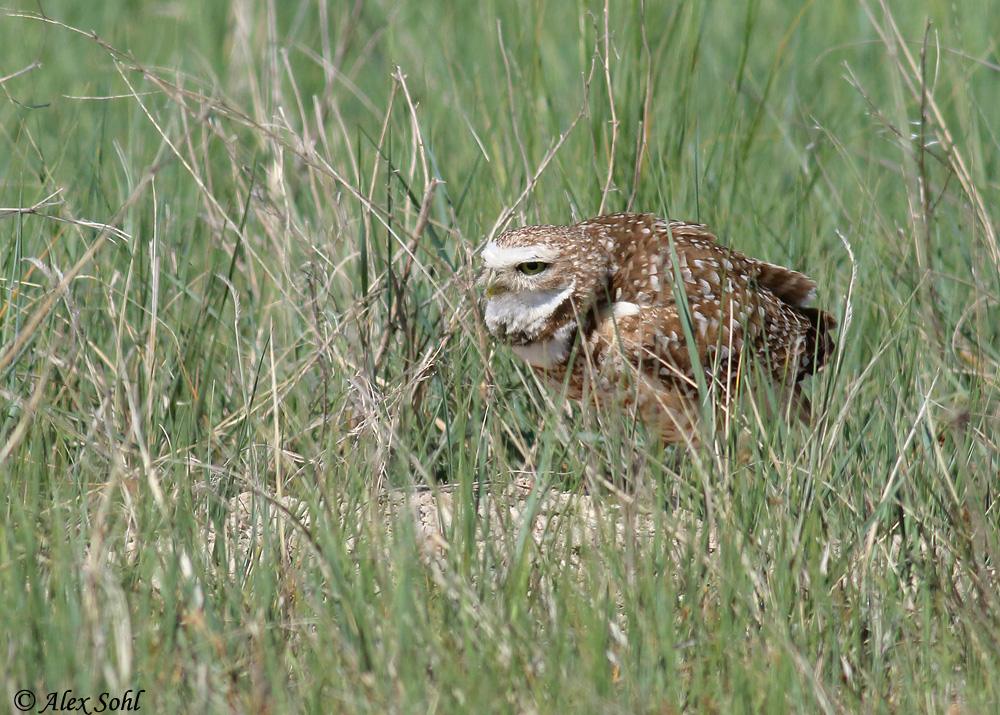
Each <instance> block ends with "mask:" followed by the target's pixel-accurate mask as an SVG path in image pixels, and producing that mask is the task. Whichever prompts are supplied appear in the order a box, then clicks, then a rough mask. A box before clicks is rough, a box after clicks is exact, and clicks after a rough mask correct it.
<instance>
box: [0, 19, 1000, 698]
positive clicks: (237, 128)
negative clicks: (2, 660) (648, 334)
mask: <svg viewBox="0 0 1000 715" xmlns="http://www.w3.org/2000/svg"><path fill="white" fill-rule="evenodd" d="M997 37H1000V16H998V15H997V13H996V12H994V9H993V8H991V7H990V4H989V3H981V2H973V1H972V0H967V1H966V0H958V1H957V2H951V1H949V2H943V1H941V2H937V1H934V0H929V1H927V2H914V3H908V2H906V3H904V2H889V3H885V4H879V3H877V2H874V0H862V1H860V2H849V3H814V2H803V3H786V2H781V1H780V0H749V1H747V2H741V3H731V4H727V3H718V2H710V1H709V0H703V1H701V2H698V1H695V2H687V3H666V2H646V3H645V4H643V3H635V2H631V3H616V4H611V3H607V4H604V5H602V4H600V3H595V2H575V3H570V2H566V3H551V2H549V3H546V2H541V1H539V0H532V1H529V0H519V1H516V2H490V1H489V0H486V1H484V2H481V3H443V2H441V3H439V2H433V1H431V0H428V1H427V2H420V3H417V2H403V3H398V2H380V1H378V0H375V1H371V2H360V1H358V2H353V1H351V2H342V3H330V2H327V0H301V1H298V0H296V1H295V2H287V3H277V2H253V1H252V0H230V2H217V3H196V2H190V1H187V0H177V1H173V2H169V1H164V2H131V1H127V0H107V1H106V2H101V3H76V2H46V3H43V4H40V5H39V4H34V3H24V4H23V6H21V7H15V8H9V9H7V10H5V11H4V12H3V18H2V21H0V78H2V85H0V86H2V91H3V100H4V101H3V102H2V103H0V131H2V136H0V142H2V150H0V234H2V240H0V291H2V292H0V450H2V451H0V474H2V479H0V490H2V491H3V500H2V503H3V504H4V510H3V512H2V519H0V525H2V526H0V528H2V534H0V622H2V623H3V624H4V625H3V628H2V629H0V652H3V653H4V654H5V655H6V658H7V661H6V662H7V666H6V667H5V669H4V673H3V676H2V680H3V687H4V690H5V695H4V697H5V699H6V702H8V703H10V702H13V696H14V693H16V692H17V691H18V690H19V689H21V688H29V689H33V690H34V691H36V692H38V693H44V692H49V691H56V690H63V689H67V688H72V689H73V690H74V691H75V692H77V693H78V694H80V695H96V694H97V693H100V692H103V691H115V690H119V691H124V690H125V689H127V688H129V687H131V688H145V689H146V690H147V693H146V694H145V695H144V696H143V697H144V698H148V699H147V700H145V701H144V705H146V706H147V707H153V708H154V709H156V710H157V711H163V712H171V711H194V712H267V711H271V712H286V711H292V712H299V711H309V712H329V711H331V710H334V711H341V710H343V711H348V712H352V711H367V710H376V711H381V710H386V709H388V710H392V711H445V712H450V711H466V710H467V711H474V712H478V711H503V712H506V711H515V712H535V711H538V712H553V711H555V712H562V711H567V710H579V711H614V712H643V711H658V712H681V711H706V712H744V711H753V712H759V711H767V712H789V711H794V712H814V711H823V712H838V711H846V712H856V711H865V712H895V711H901V712H912V711H929V712H943V711H949V712H995V711H996V707H997V705H998V701H1000V692H998V688H1000V660H998V656H1000V588H998V584H997V580H996V565H997V561H996V559H997V535H998V530H997V519H998V517H997V511H996V509H997V506H996V493H997V486H996V485H997V476H998V473H1000V458H998V448H997V444H998V430H997V423H998V397H1000V393H998V362H997V361H998V359H1000V310H998V301H1000V297H998V296H1000V245H998V241H997V235H996V231H997V225H996V216H995V214H996V209H995V207H996V205H997V200H998V197H1000V183H998V178H997V168H998V158H1000V152H998V139H997V137H998V133H1000V123H998V119H997V115H996V110H995V107H997V106H1000V55H998V50H997V46H996V38H997ZM625 209H630V210H638V211H648V212H653V213H658V214H660V215H668V216H670V217H671V218H681V219H689V220H698V221H703V222H706V223H709V224H710V225H712V226H713V227H714V228H715V229H716V230H717V231H718V232H719V234H720V236H721V237H722V240H723V241H724V242H725V243H728V244H731V245H733V246H735V247H737V248H739V249H740V250H742V251H744V252H746V253H750V254H752V255H755V256H759V257H761V258H764V259H766V260H769V261H773V262H776V263H781V264H785V265H789V266H791V267H794V268H797V269H800V270H802V271H804V272H806V273H807V274H809V275H811V276H812V277H814V278H816V279H817V280H818V282H819V284H820V294H819V298H818V304H820V305H822V306H824V307H827V308H829V309H830V310H831V311H833V312H835V313H836V314H837V315H838V317H839V318H840V320H841V323H842V328H841V330H840V331H839V334H838V343H839V344H838V353H837V356H836V359H835V361H833V362H832V363H831V364H830V366H829V368H828V369H827V370H826V371H824V373H823V374H822V375H821V376H820V377H818V378H817V379H815V380H814V381H813V383H814V384H813V386H812V392H813V400H814V402H815V403H816V404H817V405H818V406H820V407H821V408H822V409H823V416H822V418H821V419H819V420H818V421H817V424H816V425H815V426H814V427H813V428H812V429H806V428H801V427H799V426H791V427H786V426H783V425H776V424H770V423H766V422H763V423H762V422H761V421H760V420H758V419H755V417H754V415H753V414H747V415H745V419H743V420H741V421H740V424H737V425H733V426H732V428H731V429H730V430H729V433H728V434H724V435H722V436H720V437H719V438H718V440H717V442H716V444H715V445H713V448H712V449H711V450H707V451H706V452H705V453H703V454H701V455H694V456H690V457H689V456H686V455H683V454H682V455H677V454H675V453H674V451H673V450H669V449H668V450H662V449H660V448H659V447H657V446H656V445H655V444H654V443H653V442H652V441H650V440H648V439H646V438H645V437H644V435H643V432H642V429H641V426H638V427H637V426H635V425H631V424H628V421H627V420H622V419H616V417H615V416H613V415H612V416H606V419H605V420H604V421H603V422H602V424H601V425H600V426H599V427H598V426H596V425H595V424H593V422H592V420H593V416H588V415H587V414H580V413H578V412H572V413H568V412H566V411H565V410H563V409H562V408H561V406H560V405H558V404H553V400H552V395H551V394H549V393H547V392H545V391H543V390H540V389H539V388H538V386H537V385H536V381H535V378H534V377H533V376H532V375H531V373H530V372H527V371H526V370H525V369H524V366H523V365H521V364H519V363H518V362H517V361H516V360H514V359H512V357H511V356H510V355H509V354H508V353H507V352H506V351H504V350H502V349H498V348H496V347H495V346H494V345H492V344H491V342H490V340H489V339H488V335H487V334H486V333H485V331H484V330H483V327H482V323H481V319H480V316H479V312H478V308H477V300H476V294H475V291H474V289H473V285H472V284H473V280H474V275H475V269H476V259H475V251H476V249H477V248H478V247H479V246H480V245H481V244H482V242H483V241H484V240H485V239H486V238H488V237H489V236H490V235H492V234H493V233H494V232H495V231H497V230H499V229H500V228H503V227H507V226H509V225H514V224H517V223H564V222H570V221H573V220H577V219H582V218H587V217H590V216H594V215H597V214H598V213H600V212H610V211H617V210H625ZM741 435H742V437H741ZM747 435H749V437H748V436H747ZM737 445H739V450H737ZM737 451H739V454H738V455H737V454H736V452H737ZM637 464H640V465H641V468H639V472H638V473H639V475H640V476H639V484H638V485H636V487H635V493H634V494H632V495H631V496H629V495H625V496H622V495H615V494H612V493H608V494H603V495H601V497H600V501H601V502H603V503H604V504H606V506H607V508H606V509H604V510H599V511H601V514H600V517H601V518H600V523H601V524H603V525H604V527H607V528H610V529H611V531H610V532H609V533H611V534H614V533H615V531H614V529H615V528H617V525H619V524H620V522H621V521H628V520H629V519H630V518H634V513H635V512H636V511H637V510H638V511H641V512H642V513H643V514H645V515H646V516H647V517H648V518H651V519H653V522H654V523H655V524H656V525H657V529H656V534H655V535H654V536H653V537H652V538H634V539H625V540H624V542H623V540H622V539H616V538H613V537H608V538H603V539H600V538H599V539H597V540H596V543H595V544H593V545H591V546H587V547H580V548H575V549H570V548H568V547H565V546H563V547H560V546H558V543H560V542H559V541H558V538H559V536H560V534H559V533H558V532H559V530H563V531H566V530H569V529H572V528H573V527H572V524H573V519H572V518H570V519H567V520H563V521H559V522H558V523H555V522H553V523H552V524H551V525H550V530H551V531H552V532H555V533H551V534H548V535H547V536H548V537H552V539H553V540H546V539H543V540H540V541H539V540H537V539H536V538H535V535H533V534H532V532H531V529H530V528H526V527H525V522H523V521H522V522H517V520H511V521H509V522H503V521H495V520H489V519H484V518H481V517H480V516H477V513H478V512H477V509H478V505H479V504H480V500H481V499H483V498H485V495H498V494H501V493H502V492H503V489H504V488H505V487H506V486H507V485H509V484H510V482H511V480H512V479H513V478H514V476H516V475H527V476H529V477H531V478H533V479H534V480H535V482H536V484H537V486H538V487H539V488H540V490H541V491H540V493H546V492H555V493H558V492H561V491H563V490H565V491H569V492H571V493H573V494H581V493H582V490H583V487H582V483H583V480H582V478H581V475H583V474H584V473H596V474H599V475H604V476H607V477H609V478H611V479H612V480H613V479H614V478H615V477H616V476H620V475H623V474H625V475H631V478H633V479H634V478H635V474H636V469H637V467H636V465H637ZM429 488H435V489H439V490H448V491H449V493H451V494H453V495H454V506H455V518H454V519H453V520H452V521H451V522H450V526H449V527H448V529H447V533H445V534H443V538H444V540H445V542H446V548H443V549H442V551H441V555H440V558H439V559H437V560H430V561H429V560H428V558H427V556H426V554H425V552H424V549H423V546H422V545H421V543H420V538H419V537H418V534H417V533H415V531H414V529H413V525H412V524H411V523H410V521H409V520H407V519H406V518H398V519H397V520H396V521H395V522H394V523H390V524H388V527H389V528H387V524H386V522H385V514H384V512H383V511H382V507H380V506H379V505H380V504H382V503H384V501H385V499H386V495H391V494H400V493H406V494H408V493H412V492H415V491H421V490H427V489H429ZM238 494H253V495H255V498H254V500H253V502H254V504H255V512H254V514H256V515H257V517H256V518H258V524H259V525H260V538H255V539H250V540H249V541H248V540H246V539H243V540H241V539H240V538H239V537H240V534H239V533H236V532H237V530H235V529H232V528H228V527H229V526H230V522H229V516H230V509H231V507H232V506H233V503H234V502H233V498H234V497H235V496H236V495H238ZM285 497H293V498H295V499H298V500H301V501H300V502H299V503H300V504H302V505H303V506H304V508H305V509H306V512H305V514H306V515H305V516H303V514H302V513H297V514H296V516H298V517H301V518H292V515H290V514H288V513H287V512H284V511H281V510H280V508H278V507H276V506H275V502H274V500H280V499H283V498H285ZM618 507H621V509H619V508H618ZM258 512H259V513H258ZM265 513H267V514H272V515H274V517H275V518H274V520H270V519H268V518H261V517H260V516H259V514H265ZM630 514H631V515H632V516H630ZM391 518H392V517H390V519H391ZM671 529H673V531H671ZM678 529H679V530H680V532H684V533H686V535H687V538H680V539H675V538H674V537H673V536H670V534H673V533H676V531H677V530H678ZM217 534H219V535H221V536H222V538H216V535H217ZM563 535H564V534H563ZM293 536H294V537H295V538H296V539H297V541H296V543H298V544H299V546H298V547H297V548H296V549H289V548H287V542H288V540H289V539H292V537H293ZM511 539H513V540H514V541H515V542H516V543H517V544H519V547H518V548H516V549H514V550H508V549H505V548H501V546H500V544H501V543H507V542H509V541H510V540H511ZM554 544H555V545H554Z"/></svg>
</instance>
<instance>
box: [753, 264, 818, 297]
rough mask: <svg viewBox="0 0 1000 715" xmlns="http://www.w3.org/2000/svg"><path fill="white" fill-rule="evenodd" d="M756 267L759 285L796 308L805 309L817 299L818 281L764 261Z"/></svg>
mask: <svg viewBox="0 0 1000 715" xmlns="http://www.w3.org/2000/svg"><path fill="white" fill-rule="evenodd" d="M754 267H755V268H756V272H755V276H754V277H755V278H756V280H757V284H758V285H759V286H761V287H763V288H767V289H768V290H769V291H771V292H772V293H774V295H775V296H777V297H778V298H779V299H780V300H782V301H784V302H785V303H788V304H789V305H791V306H793V307H795V308H804V307H805V306H806V304H807V303H809V301H811V300H812V299H813V298H815V297H816V281H814V280H813V279H812V278H810V277H809V276H804V275H802V274H801V273H799V272H798V271H793V270H792V269H791V268H785V267H784V266H776V265H775V264H773V263H765V262H764V261H758V262H757V264H756V265H755V266H754Z"/></svg>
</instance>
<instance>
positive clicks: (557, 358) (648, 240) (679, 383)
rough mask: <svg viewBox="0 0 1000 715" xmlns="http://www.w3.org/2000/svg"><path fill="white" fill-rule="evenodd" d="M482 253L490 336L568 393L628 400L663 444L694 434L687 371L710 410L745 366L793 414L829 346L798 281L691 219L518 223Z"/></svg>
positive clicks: (721, 402) (724, 404)
mask: <svg viewBox="0 0 1000 715" xmlns="http://www.w3.org/2000/svg"><path fill="white" fill-rule="evenodd" d="M482 257H483V264H484V269H483V274H482V276H481V278H480V283H481V284H482V285H484V286H485V288H486V296H487V304H486V325H487V328H488V329H489V330H490V332H491V333H492V334H493V335H494V336H495V337H497V338H498V339H500V340H502V341H503V342H506V343H508V344H509V345H510V346H511V348H512V350H513V351H514V352H515V353H516V354H517V355H519V356H520V357H521V358H523V359H524V360H526V361H527V362H528V363H529V364H530V365H531V366H532V367H533V368H534V369H535V370H536V371H537V372H539V373H540V374H542V375H543V376H544V377H545V378H546V379H547V380H548V381H550V382H551V383H554V384H556V385H558V386H562V385H566V386H567V393H568V396H569V397H570V398H572V399H575V400H585V401H588V402H591V403H593V404H596V405H597V406H598V407H599V408H600V409H613V408H615V407H618V406H624V407H626V408H636V409H637V410H638V412H639V414H640V415H641V416H642V417H643V419H644V420H645V421H646V422H647V423H648V424H650V425H651V426H653V427H655V428H656V429H658V430H659V432H660V434H661V435H662V437H663V439H664V440H666V441H668V442H687V443H692V442H695V441H697V437H696V431H697V418H698V415H699V413H700V408H699V400H698V398H699V375H698V371H699V370H700V371H701V372H702V374H703V375H704V377H705V379H704V381H702V384H703V385H705V386H706V387H707V389H711V390H713V393H712V394H713V396H714V399H715V401H716V405H717V406H718V407H721V408H724V409H725V408H728V406H729V404H730V402H731V400H732V398H733V395H734V390H733V388H734V386H735V385H736V384H737V382H738V381H739V379H740V378H741V377H742V376H743V375H744V374H745V372H746V371H745V370H744V366H746V365H753V366H755V368H759V369H760V370H761V373H760V374H762V375H764V376H765V377H766V378H767V380H766V381H767V382H770V383H772V384H773V385H775V386H776V387H778V388H780V389H779V392H781V393H787V396H788V399H790V400H792V401H793V402H794V403H796V405H795V406H796V411H797V412H798V413H800V414H801V413H804V412H807V411H808V408H807V407H806V406H805V402H804V400H803V398H802V397H801V390H800V387H799V383H800V382H801V381H802V380H803V379H804V378H805V377H806V376H808V375H810V374H812V373H813V372H814V371H815V370H817V369H818V368H819V367H821V366H822V364H823V362H824V360H825V358H826V355H827V354H828V352H829V351H830V349H831V347H832V341H831V339H830V331H831V330H832V329H833V328H834V327H836V320H835V319H834V318H833V317H832V316H831V315H830V314H828V313H826V312H823V311H822V310H818V309H816V308H809V307H807V303H808V301H809V300H810V299H811V298H812V297H813V295H814V293H815V288H816V284H815V283H814V282H813V281H812V280H810V279H809V278H807V277H806V276H804V275H802V274H801V273H797V272H796V271H793V270H790V269H788V268H783V267H781V266H776V265H773V264H771V263H765V262H763V261H758V260H756V259H754V258H750V257H749V256H746V255H744V254H742V253H740V252H739V251H735V250H732V249H730V248H726V247H724V246H721V245H719V244H718V243H717V242H716V239H715V236H714V235H713V234H712V233H711V231H710V230H709V229H708V228H707V227H706V226H704V225H702V224H691V223H684V222H681V221H669V222H668V221H665V220H664V219H661V218H657V217H656V216H654V215H652V214H641V215H640V214H629V213H618V214H611V215H608V216H600V217H598V218H594V219H590V220H589V221H584V222H582V223H578V224H576V225H573V226H525V227H521V228H516V229H512V230H510V231H507V232H505V233H503V234H501V235H500V236H498V237H496V238H495V239H494V240H492V241H490V242H489V243H488V244H487V245H486V247H485V248H484V249H483V254H482ZM686 334H690V336H691V338H692V344H691V345H690V346H689V345H688V341H687V339H686V338H685V335H686ZM748 357H749V358H751V360H750V361H749V362H748V361H747V358H748Z"/></svg>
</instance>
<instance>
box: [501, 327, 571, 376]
mask: <svg viewBox="0 0 1000 715" xmlns="http://www.w3.org/2000/svg"><path fill="white" fill-rule="evenodd" d="M575 327H576V324H575V323H566V325H564V326H562V327H561V328H559V329H558V330H556V331H555V332H554V333H553V334H552V338H551V339H550V340H538V341H536V342H533V343H528V344H527V345H511V346H510V349H511V350H513V351H514V354H515V355H517V356H518V357H519V358H521V359H522V360H524V361H525V362H526V363H528V364H529V365H531V366H533V367H542V368H549V367H553V366H554V365H559V364H561V363H563V362H565V361H566V357H567V356H568V355H569V348H570V344H569V339H570V336H571V335H572V334H573V329H574V328H575Z"/></svg>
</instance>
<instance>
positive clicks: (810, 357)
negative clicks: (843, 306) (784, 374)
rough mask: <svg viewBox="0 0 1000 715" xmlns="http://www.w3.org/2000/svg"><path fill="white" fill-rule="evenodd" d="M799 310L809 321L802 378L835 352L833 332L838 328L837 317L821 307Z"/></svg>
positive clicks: (800, 375)
mask: <svg viewBox="0 0 1000 715" xmlns="http://www.w3.org/2000/svg"><path fill="white" fill-rule="evenodd" d="M798 311H799V312H800V313H801V314H802V315H803V316H804V317H805V318H806V320H808V321H809V329H808V330H807V331H806V350H805V356H804V357H803V360H802V368H801V372H800V373H799V379H800V380H801V379H803V378H805V377H806V376H807V375H812V374H813V373H815V372H816V371H817V370H819V369H820V368H821V367H823V365H824V363H826V358H827V356H828V355H830V354H831V353H832V352H833V346H834V343H833V337H832V336H831V333H832V332H833V331H834V330H836V329H837V319H836V318H834V317H833V316H832V315H830V314H829V313H827V312H826V311H825V310H820V309H819V308H799V309H798Z"/></svg>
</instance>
